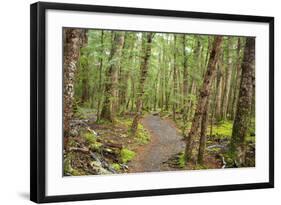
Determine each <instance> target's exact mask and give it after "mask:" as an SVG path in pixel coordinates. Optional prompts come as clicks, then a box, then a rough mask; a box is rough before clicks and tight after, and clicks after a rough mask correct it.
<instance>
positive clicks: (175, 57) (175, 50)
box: [173, 34, 177, 121]
mask: <svg viewBox="0 0 281 205" xmlns="http://www.w3.org/2000/svg"><path fill="white" fill-rule="evenodd" d="M173 51H174V65H173V120H174V121H176V106H177V105H176V104H177V36H176V34H175V35H174V49H173Z"/></svg>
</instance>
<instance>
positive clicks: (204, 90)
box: [63, 28, 255, 176]
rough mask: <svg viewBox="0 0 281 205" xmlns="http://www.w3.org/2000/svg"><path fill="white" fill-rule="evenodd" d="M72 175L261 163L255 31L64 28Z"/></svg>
mask: <svg viewBox="0 0 281 205" xmlns="http://www.w3.org/2000/svg"><path fill="white" fill-rule="evenodd" d="M63 75H64V76H63V77H64V83H63V90H64V93H63V130H64V136H63V138H64V149H63V162H64V170H63V173H64V176H81V175H101V174H121V173H136V172H159V171H177V170H201V169H225V168H240V167H255V38H254V37H246V36H221V35H206V34H204V35H203V34H185V33H157V32H136V31H113V30H96V29H79V28H64V29H63Z"/></svg>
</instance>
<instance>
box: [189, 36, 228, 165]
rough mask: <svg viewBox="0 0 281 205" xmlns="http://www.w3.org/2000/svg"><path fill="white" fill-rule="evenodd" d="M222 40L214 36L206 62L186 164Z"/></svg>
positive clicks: (209, 87)
mask: <svg viewBox="0 0 281 205" xmlns="http://www.w3.org/2000/svg"><path fill="white" fill-rule="evenodd" d="M222 40H223V37H222V36H216V37H215V39H214V42H213V47H212V51H211V54H210V59H209V62H208V68H207V71H206V73H205V77H204V81H203V85H202V88H201V90H200V95H199V99H198V104H197V107H196V111H195V114H194V118H193V121H192V126H191V129H190V131H189V134H188V138H187V141H186V148H185V159H186V162H189V161H190V160H191V158H192V153H193V149H194V145H193V144H194V138H195V137H196V136H197V135H198V129H199V126H200V122H201V119H202V115H203V113H204V109H205V108H206V104H207V99H208V96H209V95H210V90H211V84H212V81H213V78H214V76H215V71H216V64H217V61H218V58H219V55H220V51H221V44H222Z"/></svg>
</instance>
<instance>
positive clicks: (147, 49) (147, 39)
mask: <svg viewBox="0 0 281 205" xmlns="http://www.w3.org/2000/svg"><path fill="white" fill-rule="evenodd" d="M151 43H152V33H146V34H143V37H142V52H141V53H142V55H143V56H141V58H142V59H141V65H140V79H139V87H138V92H137V100H136V114H135V116H134V119H133V123H132V126H131V133H132V136H135V135H136V132H137V129H138V123H139V120H140V118H141V115H142V104H143V94H144V83H145V79H146V76H147V72H148V64H149V58H150V55H151Z"/></svg>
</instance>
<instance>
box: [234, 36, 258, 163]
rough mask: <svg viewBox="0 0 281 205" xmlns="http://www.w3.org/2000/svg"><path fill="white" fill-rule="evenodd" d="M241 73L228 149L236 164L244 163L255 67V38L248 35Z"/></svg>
mask: <svg viewBox="0 0 281 205" xmlns="http://www.w3.org/2000/svg"><path fill="white" fill-rule="evenodd" d="M241 68H242V75H241V83H240V89H239V97H238V103H237V111H236V116H235V119H234V124H233V129H232V138H231V145H230V151H231V155H232V157H233V160H235V162H236V163H237V164H238V166H243V165H245V151H246V144H245V138H246V136H247V134H248V132H249V125H250V120H251V105H252V95H253V81H254V69H255V38H251V37H248V38H247V39H246V45H245V49H244V57H243V61H242V66H241Z"/></svg>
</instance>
